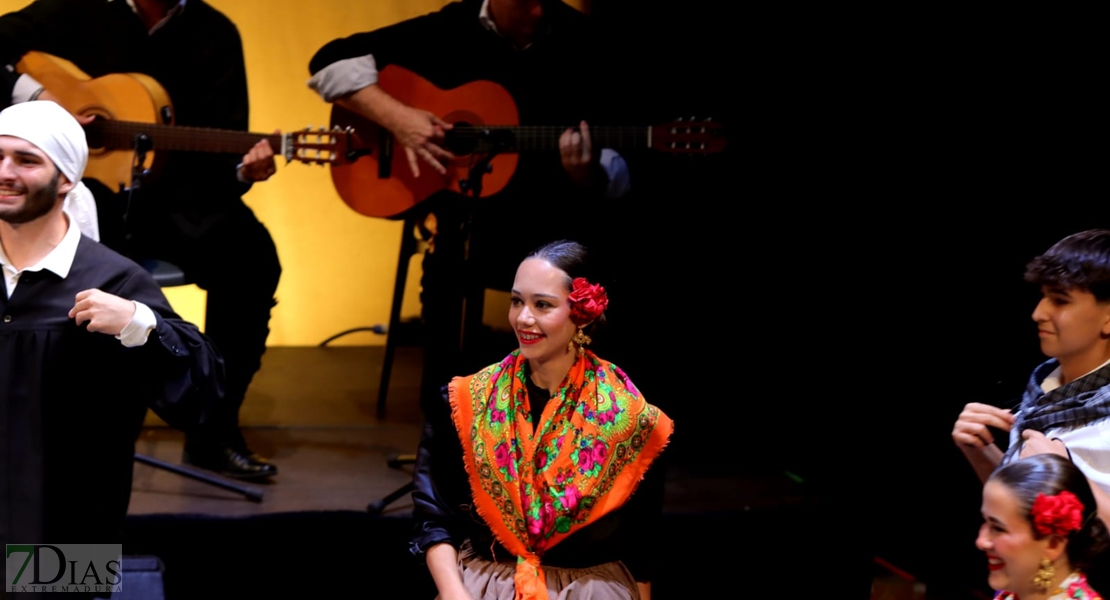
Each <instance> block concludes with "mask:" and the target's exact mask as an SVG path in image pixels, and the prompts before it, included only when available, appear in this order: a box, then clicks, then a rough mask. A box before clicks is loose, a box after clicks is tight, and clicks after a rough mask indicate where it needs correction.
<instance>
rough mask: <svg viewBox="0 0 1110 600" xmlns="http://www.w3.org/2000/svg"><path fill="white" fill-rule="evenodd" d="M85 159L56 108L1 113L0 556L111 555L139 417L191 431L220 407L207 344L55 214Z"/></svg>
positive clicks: (215, 367) (83, 145)
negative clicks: (22, 547)
mask: <svg viewBox="0 0 1110 600" xmlns="http://www.w3.org/2000/svg"><path fill="white" fill-rule="evenodd" d="M87 159H88V146H87V142H86V140H85V134H84V130H83V129H82V127H81V126H80V124H79V123H78V122H77V121H76V120H75V119H74V118H73V117H72V116H71V115H70V114H69V113H68V112H67V111H66V110H65V109H63V108H62V107H60V106H59V105H57V104H55V103H53V102H49V101H31V102H25V103H21V104H16V105H13V106H11V107H9V108H7V109H4V110H3V111H0V271H2V272H3V275H4V287H3V290H2V291H3V293H0V440H3V443H0V547H2V545H3V544H8V543H26V544H51V543H53V544H58V543H91V544H100V543H119V542H120V528H121V526H122V523H123V519H124V517H125V515H126V513H127V505H128V502H129V500H130V494H131V475H132V469H133V460H134V452H135V440H136V439H137V438H138V435H139V432H140V430H141V428H142V424H143V419H144V417H145V415H146V411H147V409H148V408H153V409H154V410H155V411H156V412H157V413H158V414H159V416H161V417H162V418H163V419H165V420H166V421H167V422H169V423H170V424H171V425H173V426H174V427H176V428H179V429H182V430H185V431H189V430H190V429H193V428H195V427H196V426H197V425H198V424H199V423H200V422H202V421H203V418H204V415H205V414H206V413H207V412H208V410H209V409H210V407H211V406H212V405H213V404H214V403H215V402H218V401H219V399H220V397H221V395H222V394H223V386H224V366H223V360H222V358H221V357H220V354H219V352H218V351H217V350H216V349H215V347H214V346H213V345H212V343H211V342H210V341H209V340H208V339H207V338H206V337H205V336H204V335H203V334H202V333H201V332H200V331H199V330H198V329H197V327H196V326H195V325H193V324H191V323H188V322H186V321H184V320H182V319H181V318H180V317H179V316H178V315H177V314H175V313H174V311H173V309H172V308H171V307H170V305H169V303H168V302H167V300H166V298H165V296H164V295H163V294H162V291H161V289H160V288H159V286H158V284H157V283H155V281H154V279H153V278H152V277H151V276H150V274H149V273H147V272H146V271H145V270H144V269H143V268H142V267H140V266H139V265H137V264H136V263H134V262H132V261H131V260H129V259H127V258H124V257H123V256H121V255H119V254H118V253H116V252H114V251H112V250H110V249H109V248H107V247H106V246H103V245H102V244H100V243H98V242H96V241H94V240H92V239H90V238H89V237H88V236H86V235H83V234H82V232H81V229H80V227H79V225H78V223H77V221H76V219H75V218H73V217H71V216H70V215H69V214H68V213H67V212H66V211H65V210H63V205H64V202H65V198H66V197H67V196H68V195H69V194H70V192H72V191H73V189H74V188H75V187H76V184H77V183H79V182H80V180H81V176H82V174H83V172H84V169H85V165H86V164H87Z"/></svg>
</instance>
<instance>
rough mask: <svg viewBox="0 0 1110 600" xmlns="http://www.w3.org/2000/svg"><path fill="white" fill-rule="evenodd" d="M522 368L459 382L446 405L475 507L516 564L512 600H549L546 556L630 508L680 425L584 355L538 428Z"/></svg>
mask: <svg viewBox="0 0 1110 600" xmlns="http://www.w3.org/2000/svg"><path fill="white" fill-rule="evenodd" d="M525 361H526V359H525V358H524V357H522V356H520V351H519V350H518V351H515V352H513V353H512V354H510V355H509V356H507V357H505V359H504V360H502V361H501V362H500V363H497V364H493V365H490V366H488V367H486V368H484V369H482V370H481V371H479V372H477V373H475V374H474V375H471V376H468V377H456V378H454V379H453V380H452V381H451V384H450V385H449V386H448V397H449V399H450V402H451V418H452V420H453V421H454V423H455V428H456V429H457V430H458V433H459V439H460V440H461V442H462V447H463V460H464V462H465V465H466V471H467V474H468V476H469V479H470V487H471V491H472V493H473V495H474V505H475V508H476V509H477V511H478V514H479V516H481V517H482V519H483V520H484V521H485V522H486V524H488V525H489V527H490V529H491V530H492V531H493V534H494V536H495V537H496V538H497V541H498V542H500V543H501V545H502V546H504V547H505V548H506V549H508V550H509V551H510V552H512V553H513V554H515V555H516V556H517V568H516V575H515V576H514V581H515V585H516V600H534V599H536V600H543V599H546V598H547V597H548V595H547V586H546V583H545V579H544V574H543V569H542V568H541V567H540V559H541V557H542V556H543V553H544V551H545V550H547V549H548V548H551V547H552V546H554V545H556V544H558V543H559V542H560V541H562V540H564V539H566V537H567V536H569V535H570V534H572V533H574V532H575V531H577V530H579V529H581V528H582V527H585V526H586V525H589V524H590V523H592V522H594V521H596V520H597V519H599V518H601V517H603V516H605V515H606V514H608V513H609V512H611V511H613V510H616V509H617V508H619V507H620V506H621V505H622V504H624V502H625V501H626V500H627V499H628V498H629V496H631V495H632V493H633V492H634V491H635V489H636V486H637V485H638V484H639V482H640V480H641V479H642V478H643V476H644V473H646V472H647V469H648V467H649V466H650V465H651V463H652V461H654V460H655V458H656V457H657V456H658V455H659V453H660V452H662V451H663V448H664V447H665V446H666V445H667V441H668V440H669V438H670V435H671V432H672V431H673V430H674V423H673V422H672V421H671V419H670V418H669V417H667V415H665V414H664V413H663V412H662V411H661V410H659V409H658V408H656V407H654V406H652V405H650V404H648V403H647V401H645V400H644V397H643V395H641V394H640V392H639V390H637V389H636V387H635V386H634V385H633V384H632V381H631V380H630V379H629V378H628V376H627V375H625V374H624V371H622V370H621V369H620V368H619V367H617V366H616V365H614V364H612V363H609V362H607V361H604V360H601V359H600V358H598V357H597V356H596V355H595V354H593V353H592V352H588V351H587V352H586V353H585V354H584V355H583V356H581V357H579V358H578V361H577V362H575V364H574V366H572V367H571V369H570V372H569V373H568V374H567V377H566V379H565V380H564V381H563V383H562V385H561V386H560V388H559V391H558V392H557V393H556V394H553V395H552V397H551V400H550V401H549V402H548V403H547V405H546V406H545V408H544V410H543V414H542V416H541V417H540V422H539V424H538V426H536V427H533V425H532V418H531V407H530V405H529V401H528V391H527V385H526V381H525V378H526V377H527V375H526V371H525ZM533 432H534V433H533Z"/></svg>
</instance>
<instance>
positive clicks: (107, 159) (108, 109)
mask: <svg viewBox="0 0 1110 600" xmlns="http://www.w3.org/2000/svg"><path fill="white" fill-rule="evenodd" d="M16 70H18V71H19V72H21V73H26V74H28V75H30V76H32V77H34V78H35V80H37V81H38V82H39V83H41V84H42V85H43V86H44V87H45V88H46V89H48V90H50V93H51V94H53V95H54V96H55V97H57V98H58V101H59V103H60V104H61V105H62V106H63V107H65V109H66V110H68V111H69V112H70V113H72V114H74V115H80V116H95V117H96V118H95V119H94V120H93V121H92V122H91V123H89V124H87V125H85V135H86V138H87V139H88V143H89V164H88V166H87V167H86V169H85V176H86V177H92V178H94V179H97V180H98V181H100V182H101V183H103V184H104V185H106V186H108V187H109V188H111V189H123V188H124V187H127V186H130V185H131V182H132V178H133V169H134V168H135V167H136V166H137V163H138V160H139V158H142V161H143V168H144V169H146V170H147V174H146V175H145V177H147V178H153V177H157V175H158V172H159V171H160V170H161V168H162V166H163V165H164V164H165V155H164V154H162V153H161V151H163V150H185V151H193V152H214V153H221V154H237V155H240V156H242V155H243V154H246V153H247V151H249V150H250V149H251V148H252V147H253V146H254V144H255V143H257V142H258V141H259V140H263V139H265V140H269V142H270V146H271V147H272V148H273V149H274V153H275V154H279V155H281V156H283V157H285V161H286V163H289V162H291V161H298V162H304V163H309V164H330V163H331V162H333V161H334V160H336V159H337V157H338V156H340V155H341V153H342V148H341V147H339V146H338V144H339V143H340V142H341V141H342V140H346V139H347V136H343V137H337V136H336V133H338V132H329V131H325V130H323V129H320V130H313V129H302V130H299V131H294V132H291V133H284V134H263V133H250V132H246V131H234V130H225V129H212V128H205V127H182V126H177V125H174V124H173V118H174V112H173V104H172V102H171V101H170V97H169V95H168V94H167V93H166V90H165V89H164V88H163V87H162V86H161V84H159V83H158V82H157V81H155V80H154V79H153V78H151V77H149V76H147V75H143V74H141V73H111V74H108V75H104V76H101V77H97V78H90V77H89V76H88V75H87V74H85V73H84V72H82V71H81V70H80V69H78V68H77V67H76V66H75V65H74V64H73V63H72V62H70V61H67V60H65V59H62V58H59V57H57V56H53V55H51V54H46V53H43V52H28V53H27V54H25V55H24V56H23V58H22V60H21V61H20V62H19V64H18V65H17V66H16Z"/></svg>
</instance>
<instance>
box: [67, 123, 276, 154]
mask: <svg viewBox="0 0 1110 600" xmlns="http://www.w3.org/2000/svg"><path fill="white" fill-rule="evenodd" d="M85 135H86V136H88V141H89V147H90V148H106V149H109V150H124V149H128V148H135V147H136V141H137V140H139V138H140V136H144V135H145V136H146V137H147V138H148V141H149V144H150V148H149V149H150V150H152V151H159V150H187V151H195V152H215V153H223V154H245V153H246V152H247V151H248V150H250V149H251V147H252V146H254V145H255V143H257V142H258V141H259V140H263V139H266V140H269V141H270V146H271V147H272V148H273V149H274V152H280V151H281V148H282V145H281V141H282V136H281V135H280V134H263V133H250V132H247V131H228V130H224V129H209V128H205V127H180V126H177V125H160V124H157V123H139V122H134V121H114V120H111V119H96V120H94V121H93V122H92V123H89V124H88V125H86V126H85Z"/></svg>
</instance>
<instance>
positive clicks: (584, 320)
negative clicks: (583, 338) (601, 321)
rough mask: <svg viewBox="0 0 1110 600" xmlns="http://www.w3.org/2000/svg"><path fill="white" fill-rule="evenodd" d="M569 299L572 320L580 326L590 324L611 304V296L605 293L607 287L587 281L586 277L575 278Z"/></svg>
mask: <svg viewBox="0 0 1110 600" xmlns="http://www.w3.org/2000/svg"><path fill="white" fill-rule="evenodd" d="M568 300H569V301H570V320H571V322H572V323H574V324H575V325H577V326H579V327H585V326H586V325H588V324H590V322H592V321H593V320H594V319H596V318H598V317H600V316H601V313H603V312H605V307H607V306H609V297H608V296H607V295H606V294H605V288H604V287H602V286H600V285H598V284H593V283H590V282H589V281H586V278H585V277H575V278H574V283H573V284H572V287H571V292H570V296H568Z"/></svg>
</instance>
